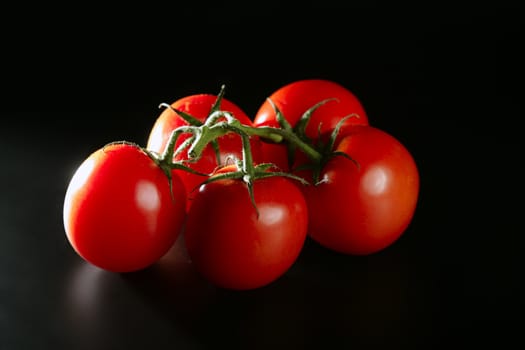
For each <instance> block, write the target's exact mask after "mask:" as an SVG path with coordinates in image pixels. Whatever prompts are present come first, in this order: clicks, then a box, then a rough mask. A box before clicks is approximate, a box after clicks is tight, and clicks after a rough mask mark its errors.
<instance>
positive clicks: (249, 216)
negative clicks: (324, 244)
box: [184, 177, 308, 290]
mask: <svg viewBox="0 0 525 350" xmlns="http://www.w3.org/2000/svg"><path fill="white" fill-rule="evenodd" d="M253 187H254V195H255V201H256V203H257V208H258V210H259V217H258V218H257V213H256V211H255V208H254V207H253V205H252V203H251V202H250V198H249V194H248V190H247V188H246V184H244V183H243V182H242V181H240V180H219V181H216V182H211V183H209V184H206V185H203V186H201V188H200V189H199V192H198V193H197V195H196V196H195V200H194V202H193V204H192V206H191V208H190V211H189V212H188V216H187V221H186V226H185V231H184V237H185V242H186V247H187V251H188V254H189V256H190V257H191V259H192V261H193V263H194V264H195V267H196V269H197V270H198V271H199V272H200V273H201V274H202V275H203V276H204V277H206V278H207V279H208V280H209V281H211V282H212V283H213V284H215V285H217V286H219V287H222V288H227V289H234V290H247V289H254V288H259V287H262V286H265V285H267V284H269V283H271V282H273V281H275V280H276V279H278V278H279V277H280V276H282V275H283V274H284V273H285V272H286V271H287V270H288V269H289V268H290V267H291V266H292V265H293V263H294V262H295V261H296V259H297V257H298V256H299V254H300V251H301V249H302V247H303V244H304V241H305V239H306V231H307V222H308V215H307V214H308V212H307V207H306V202H305V199H304V197H303V195H302V193H301V191H300V190H299V188H298V187H297V186H296V185H295V184H294V183H292V180H290V179H286V178H283V177H270V178H265V179H258V180H256V181H255V182H254V184H253Z"/></svg>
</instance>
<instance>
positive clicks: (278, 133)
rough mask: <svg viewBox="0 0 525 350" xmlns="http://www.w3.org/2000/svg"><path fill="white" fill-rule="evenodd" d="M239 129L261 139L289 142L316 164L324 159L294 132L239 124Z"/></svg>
mask: <svg viewBox="0 0 525 350" xmlns="http://www.w3.org/2000/svg"><path fill="white" fill-rule="evenodd" d="M237 127H238V128H239V130H241V131H243V132H245V133H246V134H248V135H257V136H259V137H262V138H265V139H269V140H272V141H274V140H277V139H279V138H281V140H282V139H284V140H286V141H287V142H289V143H291V144H293V145H295V146H296V147H297V148H298V149H300V150H301V151H302V152H304V153H305V154H306V156H307V157H308V158H310V159H311V160H313V161H314V162H316V163H318V162H320V161H321V159H322V154H321V153H320V152H319V151H317V150H316V149H315V148H314V147H312V146H311V145H309V144H308V143H306V142H304V141H303V140H301V139H300V138H299V137H298V136H297V135H296V134H294V133H293V132H289V131H287V130H284V129H280V128H274V127H270V126H259V127H252V126H247V125H243V124H239V126H237ZM278 142H281V141H278Z"/></svg>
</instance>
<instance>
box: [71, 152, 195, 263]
mask: <svg viewBox="0 0 525 350" xmlns="http://www.w3.org/2000/svg"><path fill="white" fill-rule="evenodd" d="M171 182H172V189H171V191H170V185H169V181H168V177H167V176H166V174H165V173H164V172H163V171H162V170H161V169H160V168H159V167H158V166H157V164H156V163H155V162H154V161H153V160H152V159H151V158H150V156H149V155H147V154H146V153H145V152H144V151H143V150H142V149H140V148H139V147H138V146H136V145H133V144H129V143H113V144H110V145H106V146H104V147H102V148H100V149H98V150H96V151H95V152H93V153H92V154H91V155H89V157H87V158H86V159H85V160H84V161H83V162H82V164H81V165H80V166H79V167H78V168H77V170H76V172H75V173H74V175H73V176H72V178H71V180H70V182H69V184H68V187H67V191H66V195H65V199H64V207H63V221H64V228H65V231H66V235H67V238H68V241H69V242H70V244H71V246H72V247H73V248H74V250H75V251H76V252H77V253H78V254H79V255H80V256H81V257H82V258H83V259H84V260H86V261H88V262H89V263H92V264H93V265H95V266H98V267H100V268H102V269H105V270H109V271H113V272H132V271H137V270H141V269H144V268H146V267H148V266H150V265H152V264H153V263H155V262H156V261H157V260H158V259H159V258H160V257H161V256H163V255H164V254H165V253H166V252H167V251H168V250H169V249H170V247H171V246H172V245H173V243H174V242H175V240H176V239H177V238H178V237H179V235H180V233H181V229H182V225H183V222H184V215H185V203H186V191H185V188H184V185H183V184H182V182H181V180H180V179H179V178H178V177H176V176H174V177H173V178H172V180H171Z"/></svg>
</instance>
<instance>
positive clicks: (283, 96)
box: [253, 79, 368, 170]
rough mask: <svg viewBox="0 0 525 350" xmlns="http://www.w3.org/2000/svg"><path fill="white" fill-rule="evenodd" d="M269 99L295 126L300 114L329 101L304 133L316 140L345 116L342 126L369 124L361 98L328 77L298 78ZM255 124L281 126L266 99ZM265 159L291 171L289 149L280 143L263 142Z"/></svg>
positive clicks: (255, 119) (314, 115) (316, 111)
mask: <svg viewBox="0 0 525 350" xmlns="http://www.w3.org/2000/svg"><path fill="white" fill-rule="evenodd" d="M269 98H270V99H271V100H272V101H273V103H274V104H275V106H276V107H277V108H278V109H279V110H280V111H281V113H282V114H283V116H284V118H285V119H286V121H287V122H288V123H289V124H290V125H291V126H292V127H295V126H296V125H297V122H298V121H299V119H300V118H301V116H302V115H303V114H304V113H305V112H306V111H307V110H308V109H310V108H312V107H313V106H315V105H316V104H318V103H320V102H322V101H324V100H327V99H336V100H330V101H327V102H326V103H324V104H323V105H321V106H320V107H318V108H317V109H316V110H315V111H314V112H313V113H312V115H311V118H310V121H309V123H308V125H307V126H306V129H305V134H306V136H307V137H308V138H310V139H311V140H312V141H314V142H315V141H316V140H317V138H318V135H319V133H321V134H325V135H326V134H329V133H330V132H331V131H332V130H333V129H334V128H335V127H336V125H337V123H338V122H339V121H340V120H341V119H342V118H344V117H346V116H349V115H354V116H353V117H351V118H348V119H347V120H346V121H345V122H344V124H343V125H342V128H346V127H347V126H350V125H368V116H367V114H366V112H365V109H364V107H363V105H362V104H361V102H360V101H359V99H358V98H357V97H356V96H355V95H354V94H353V93H352V92H351V91H350V90H348V89H347V88H345V87H344V86H342V85H340V84H338V83H336V82H334V81H330V80H325V79H304V80H297V81H294V82H291V83H288V84H286V85H283V86H282V87H280V88H278V89H277V90H275V91H274V92H273V93H271V94H270V96H269ZM253 125H254V126H257V127H259V126H271V127H279V122H278V120H277V117H276V114H275V110H274V108H273V106H272V105H271V103H270V102H269V101H268V100H266V101H264V103H263V104H262V105H261V106H260V107H259V109H258V111H257V113H256V114H255V117H254V120H253ZM262 149H263V154H262V156H263V161H264V162H268V163H274V164H276V165H277V166H279V167H280V168H282V169H284V170H289V164H288V157H287V154H286V148H285V147H283V145H281V144H272V143H266V142H264V143H263V145H262Z"/></svg>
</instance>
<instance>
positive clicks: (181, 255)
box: [122, 236, 217, 328]
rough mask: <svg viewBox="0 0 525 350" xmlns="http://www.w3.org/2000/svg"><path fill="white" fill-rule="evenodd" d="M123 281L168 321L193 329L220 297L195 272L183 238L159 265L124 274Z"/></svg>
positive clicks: (214, 289)
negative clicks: (194, 324) (177, 321)
mask: <svg viewBox="0 0 525 350" xmlns="http://www.w3.org/2000/svg"><path fill="white" fill-rule="evenodd" d="M122 278H123V280H124V281H125V282H126V283H127V284H128V285H129V287H131V288H132V289H133V290H135V291H137V292H138V293H139V294H140V295H141V296H143V297H144V298H145V299H146V301H147V302H148V303H149V304H150V305H152V306H153V307H155V308H156V309H157V310H158V311H160V312H162V313H163V314H164V315H165V316H166V317H167V318H169V319H173V320H174V321H175V320H177V319H182V320H184V324H185V325H186V326H187V327H190V328H191V326H192V324H193V323H195V322H197V321H198V320H199V319H200V317H201V316H202V314H203V313H204V312H205V310H206V309H207V307H208V306H209V305H210V304H211V303H213V302H214V300H215V299H216V294H217V290H216V288H215V287H214V286H213V285H212V284H210V283H209V282H208V281H207V280H205V279H204V278H203V277H202V276H201V275H200V274H199V273H198V272H197V271H196V270H195V267H194V265H193V263H192V262H191V259H190V258H189V256H188V254H187V252H186V249H185V245H184V237H183V236H181V237H179V239H178V240H177V241H176V242H175V244H174V245H173V247H172V248H171V249H170V250H169V251H168V252H167V253H166V254H165V255H164V256H163V257H162V258H161V259H160V260H159V261H157V263H155V264H154V265H152V266H150V267H149V268H147V269H144V270H142V271H137V272H132V273H126V274H122Z"/></svg>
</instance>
